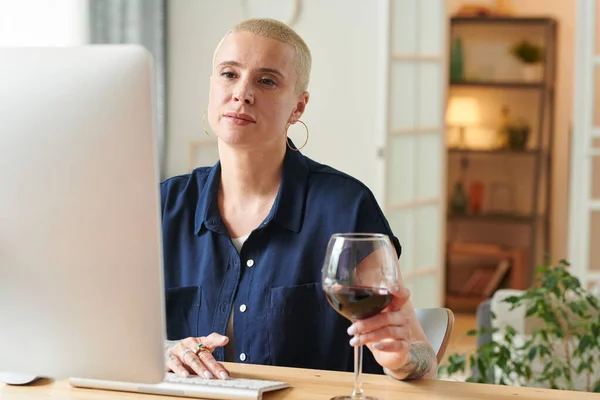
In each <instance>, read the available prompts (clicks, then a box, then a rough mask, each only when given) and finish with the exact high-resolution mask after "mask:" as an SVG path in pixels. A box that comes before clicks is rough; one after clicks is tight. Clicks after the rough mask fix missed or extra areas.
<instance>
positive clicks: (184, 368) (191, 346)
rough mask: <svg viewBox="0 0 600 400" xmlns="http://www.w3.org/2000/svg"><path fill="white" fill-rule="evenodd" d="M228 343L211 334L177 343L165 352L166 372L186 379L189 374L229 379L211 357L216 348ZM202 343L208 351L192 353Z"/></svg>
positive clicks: (226, 340) (225, 339)
mask: <svg viewBox="0 0 600 400" xmlns="http://www.w3.org/2000/svg"><path fill="white" fill-rule="evenodd" d="M228 342H229V338H228V337H227V336H223V335H219V334H218V333H215V332H213V333H211V334H210V335H208V336H206V337H204V336H202V337H199V338H195V337H189V338H186V339H183V340H181V341H179V342H178V343H177V344H175V345H174V346H171V347H169V348H168V350H167V370H168V371H173V372H174V373H176V374H177V375H178V376H181V377H187V376H189V374H190V373H196V374H197V375H198V376H200V377H204V378H207V379H213V378H215V377H216V378H219V379H227V378H229V372H228V371H227V370H226V369H225V367H224V366H223V365H221V364H220V363H219V362H217V360H215V358H214V357H213V355H212V350H214V349H215V348H216V347H221V346H225V345H226V344H227V343H228ZM200 343H202V345H203V346H204V347H205V348H208V349H210V351H201V352H199V353H198V355H196V353H195V352H194V351H195V350H196V349H197V347H198V345H199V344H200Z"/></svg>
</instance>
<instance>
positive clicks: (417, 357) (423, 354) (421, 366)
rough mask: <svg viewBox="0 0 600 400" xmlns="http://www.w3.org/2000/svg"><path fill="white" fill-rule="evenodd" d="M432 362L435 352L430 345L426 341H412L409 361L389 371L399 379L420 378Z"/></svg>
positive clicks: (433, 361)
mask: <svg viewBox="0 0 600 400" xmlns="http://www.w3.org/2000/svg"><path fill="white" fill-rule="evenodd" d="M434 363H435V353H434V351H433V349H432V348H431V345H430V344H429V343H427V342H413V343H412V344H411V346H410V362H409V363H408V364H407V365H405V366H404V367H402V368H398V369H394V370H391V371H390V372H391V373H392V375H393V376H394V377H397V378H399V379H404V380H414V379H421V378H423V377H424V376H425V375H427V373H428V372H429V371H430V370H431V368H432V366H433V365H434Z"/></svg>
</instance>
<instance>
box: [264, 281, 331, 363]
mask: <svg viewBox="0 0 600 400" xmlns="http://www.w3.org/2000/svg"><path fill="white" fill-rule="evenodd" d="M326 307H329V304H327V300H326V299H325V295H324V293H323V289H322V286H321V284H320V283H309V284H304V285H296V286H283V287H275V288H272V289H271V295H270V302H269V310H268V313H267V318H268V331H269V347H270V353H271V359H272V361H273V363H274V364H275V365H282V366H290V367H301V368H320V367H321V368H322V366H323V361H324V360H321V359H320V358H321V356H323V353H322V352H321V351H320V347H322V346H324V344H323V343H321V342H320V339H321V337H322V335H323V328H324V327H325V326H326V325H327V321H326V319H327V318H326V316H327V315H328V313H327V312H326V310H327V309H326ZM319 353H321V354H319Z"/></svg>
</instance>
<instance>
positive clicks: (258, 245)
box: [160, 149, 401, 373]
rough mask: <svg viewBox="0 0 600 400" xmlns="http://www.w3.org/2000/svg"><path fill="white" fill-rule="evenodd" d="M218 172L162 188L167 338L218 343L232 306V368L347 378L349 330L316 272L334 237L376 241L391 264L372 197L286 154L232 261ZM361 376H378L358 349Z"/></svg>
mask: <svg viewBox="0 0 600 400" xmlns="http://www.w3.org/2000/svg"><path fill="white" fill-rule="evenodd" d="M220 170H221V169H220V164H219V163H217V164H216V165H215V166H213V167H211V168H198V169H196V170H194V171H193V172H192V173H191V174H189V175H183V176H177V177H173V178H170V179H168V180H166V181H164V182H162V183H161V187H160V189H161V199H162V224H163V247H164V266H165V290H166V297H165V299H166V314H167V337H168V339H170V340H177V339H182V338H186V337H190V336H194V337H198V336H206V335H208V334H210V333H211V332H218V333H220V334H222V335H224V334H225V330H226V328H227V322H228V319H229V314H230V311H231V307H235V308H234V310H233V312H234V319H233V322H234V326H233V331H234V345H235V357H236V360H238V362H246V363H252V364H265V365H278V366H288V367H301V368H314V369H327V370H340V371H353V369H354V364H353V362H354V361H353V360H354V352H353V348H352V347H351V346H350V345H349V344H348V341H349V340H350V338H351V337H350V336H349V335H348V334H347V333H346V329H347V328H348V326H349V325H350V322H349V321H348V320H346V319H345V318H343V317H342V316H340V315H339V314H338V313H337V312H336V311H334V310H333V308H332V307H331V306H330V305H329V303H328V302H327V300H326V298H325V294H324V292H323V290H322V287H321V267H322V265H323V261H324V258H325V252H326V248H327V244H328V241H329V238H330V237H331V235H332V234H334V233H346V232H370V233H384V234H387V235H388V236H389V237H390V239H391V240H392V243H393V244H394V246H395V247H396V251H397V252H398V255H400V252H401V247H400V243H399V241H398V239H397V238H396V237H395V236H393V234H392V232H391V229H390V227H389V225H388V222H387V221H386V219H385V217H384V215H383V213H382V212H381V209H380V208H379V206H378V204H377V202H376V200H375V198H374V196H373V194H372V193H371V191H370V190H369V189H368V188H367V187H366V186H365V185H364V184H362V183H361V182H360V181H358V180H356V179H354V178H352V177H350V176H348V175H346V174H343V173H341V172H339V171H337V170H335V169H333V168H331V167H328V166H325V165H322V164H319V163H316V162H315V161H313V160H311V159H309V158H307V157H305V156H304V155H302V154H300V152H296V151H292V150H290V149H288V150H287V152H286V155H285V158H284V163H283V170H282V180H281V185H280V189H279V192H278V194H277V197H276V199H275V202H274V204H273V207H272V209H271V211H270V213H269V215H268V216H267V217H266V218H265V220H264V221H263V222H262V223H261V224H260V226H258V227H257V228H256V229H254V230H253V231H252V233H251V234H250V236H249V237H248V239H247V240H246V242H245V243H244V245H243V247H242V249H241V251H240V254H238V252H237V250H236V249H235V247H234V245H233V243H232V242H231V239H230V236H229V234H228V232H227V228H226V227H225V225H224V223H223V221H222V219H221V216H220V213H219V209H218V202H217V193H218V188H219V179H220ZM214 356H215V358H216V359H217V360H218V361H223V358H224V350H223V348H218V349H216V350H215V352H214ZM363 371H364V372H368V373H382V372H383V371H382V368H381V367H380V366H379V365H378V364H377V363H376V362H375V360H374V358H373V356H372V354H371V352H370V351H369V350H367V349H365V351H364V359H363Z"/></svg>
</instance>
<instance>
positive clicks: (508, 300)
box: [503, 296, 521, 304]
mask: <svg viewBox="0 0 600 400" xmlns="http://www.w3.org/2000/svg"><path fill="white" fill-rule="evenodd" d="M519 300H521V298H520V297H517V296H508V297H506V298H505V299H504V300H503V301H504V302H505V303H510V304H515V303H518V302H519Z"/></svg>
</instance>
